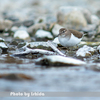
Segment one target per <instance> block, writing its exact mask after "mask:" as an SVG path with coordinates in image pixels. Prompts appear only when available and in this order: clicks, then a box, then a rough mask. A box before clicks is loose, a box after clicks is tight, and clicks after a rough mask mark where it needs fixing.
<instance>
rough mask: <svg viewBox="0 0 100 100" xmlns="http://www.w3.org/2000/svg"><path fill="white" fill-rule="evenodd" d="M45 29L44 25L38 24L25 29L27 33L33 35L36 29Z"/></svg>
mask: <svg viewBox="0 0 100 100" xmlns="http://www.w3.org/2000/svg"><path fill="white" fill-rule="evenodd" d="M45 27H46V24H44V23H38V24H35V25H32V26H30V27H29V28H28V29H27V32H28V33H30V34H33V35H34V34H35V33H36V31H37V30H38V29H45Z"/></svg>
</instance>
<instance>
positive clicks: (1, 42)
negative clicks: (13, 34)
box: [0, 38, 8, 49]
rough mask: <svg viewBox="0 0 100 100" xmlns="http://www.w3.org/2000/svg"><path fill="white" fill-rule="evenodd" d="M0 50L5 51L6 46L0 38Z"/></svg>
mask: <svg viewBox="0 0 100 100" xmlns="http://www.w3.org/2000/svg"><path fill="white" fill-rule="evenodd" d="M0 48H2V49H7V48H8V47H7V45H6V44H5V40H4V39H2V38H0Z"/></svg>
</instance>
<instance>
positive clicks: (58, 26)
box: [52, 24, 63, 36]
mask: <svg viewBox="0 0 100 100" xmlns="http://www.w3.org/2000/svg"><path fill="white" fill-rule="evenodd" d="M61 28H63V26H61V25H59V24H55V25H54V27H53V29H52V33H53V35H54V36H57V35H58V34H59V30H60V29H61Z"/></svg>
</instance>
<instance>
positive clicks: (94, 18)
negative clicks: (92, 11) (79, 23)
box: [91, 15, 100, 25]
mask: <svg viewBox="0 0 100 100" xmlns="http://www.w3.org/2000/svg"><path fill="white" fill-rule="evenodd" d="M91 21H92V24H95V25H98V24H99V22H100V19H99V18H98V17H97V16H96V15H92V16H91Z"/></svg>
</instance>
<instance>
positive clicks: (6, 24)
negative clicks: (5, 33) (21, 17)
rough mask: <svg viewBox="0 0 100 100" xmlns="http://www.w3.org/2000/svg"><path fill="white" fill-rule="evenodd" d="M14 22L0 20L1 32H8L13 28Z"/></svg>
mask: <svg viewBox="0 0 100 100" xmlns="http://www.w3.org/2000/svg"><path fill="white" fill-rule="evenodd" d="M12 24H13V22H12V21H10V20H0V30H8V29H10V28H11V26H12Z"/></svg>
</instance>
